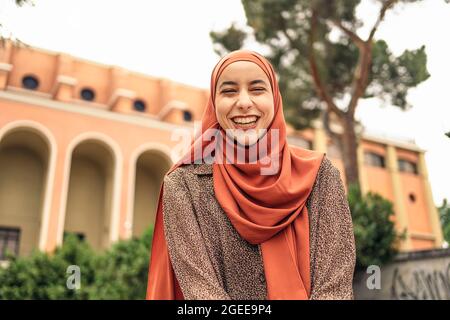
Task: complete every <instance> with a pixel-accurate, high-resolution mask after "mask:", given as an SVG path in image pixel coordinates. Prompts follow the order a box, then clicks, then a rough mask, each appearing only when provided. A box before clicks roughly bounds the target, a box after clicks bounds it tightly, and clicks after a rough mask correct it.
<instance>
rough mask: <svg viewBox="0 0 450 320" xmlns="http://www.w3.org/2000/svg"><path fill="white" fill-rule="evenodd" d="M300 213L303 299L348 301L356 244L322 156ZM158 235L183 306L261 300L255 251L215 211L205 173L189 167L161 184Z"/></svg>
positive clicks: (335, 174)
mask: <svg viewBox="0 0 450 320" xmlns="http://www.w3.org/2000/svg"><path fill="white" fill-rule="evenodd" d="M306 206H307V208H308V212H309V226H310V263H311V266H310V270H311V296H310V299H353V289H352V282H353V272H354V267H355V242H354V235H353V225H352V220H351V215H350V209H349V206H348V202H347V197H346V195H345V190H344V187H343V183H342V180H341V177H340V173H339V170H338V169H336V167H334V165H333V164H332V163H331V161H330V160H329V159H328V158H327V157H326V156H325V157H324V160H323V161H322V163H321V166H320V168H319V172H318V175H317V178H316V181H315V183H314V186H313V190H312V192H311V194H310V195H309V197H308V200H307V203H306ZM163 220H164V232H165V236H166V242H167V247H168V251H169V256H170V260H171V262H172V266H173V269H174V272H175V275H176V277H177V279H178V282H179V284H180V287H181V290H182V292H183V295H184V298H185V299H186V300H192V299H196V300H200V299H214V300H228V299H232V300H265V299H266V298H267V295H266V294H267V292H266V279H265V275H264V266H263V261H262V255H261V248H260V245H254V244H251V243H249V242H247V241H246V240H245V239H243V238H242V237H241V236H240V235H239V234H238V232H237V231H236V229H235V228H234V226H233V225H232V224H231V222H230V220H229V219H228V216H227V215H226V214H225V212H224V211H223V209H222V208H221V207H220V205H219V203H218V201H217V199H216V197H215V194H214V186H213V175H212V165H210V164H189V165H186V166H182V167H179V168H177V169H176V170H174V171H173V172H172V173H170V174H169V175H167V176H166V177H165V178H164V195H163Z"/></svg>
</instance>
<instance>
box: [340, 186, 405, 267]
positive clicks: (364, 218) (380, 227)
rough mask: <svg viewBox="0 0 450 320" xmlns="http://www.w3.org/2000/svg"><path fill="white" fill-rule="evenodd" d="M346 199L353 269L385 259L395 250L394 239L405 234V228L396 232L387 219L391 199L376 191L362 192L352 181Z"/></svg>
mask: <svg viewBox="0 0 450 320" xmlns="http://www.w3.org/2000/svg"><path fill="white" fill-rule="evenodd" d="M348 202H349V206H350V211H351V213H352V219H353V228H354V233H355V243H356V269H357V270H361V269H364V268H366V267H368V266H369V265H378V266H381V265H383V264H385V263H387V262H389V261H390V260H391V259H392V258H393V257H394V256H395V254H396V253H397V252H398V242H399V241H400V240H401V239H402V238H404V237H405V231H404V232H403V233H402V234H398V233H397V232H396V230H395V225H394V223H393V222H392V220H391V217H392V216H393V214H394V211H393V207H392V203H391V202H389V201H388V200H386V199H384V198H382V197H381V196H380V195H379V194H376V193H372V192H368V193H367V194H366V195H362V193H361V191H360V189H359V187H358V186H357V185H356V184H351V185H350V187H349V192H348Z"/></svg>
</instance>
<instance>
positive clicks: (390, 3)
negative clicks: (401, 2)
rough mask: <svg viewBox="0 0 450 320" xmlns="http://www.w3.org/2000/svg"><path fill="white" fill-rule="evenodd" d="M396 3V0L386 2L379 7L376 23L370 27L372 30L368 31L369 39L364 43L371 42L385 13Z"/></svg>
mask: <svg viewBox="0 0 450 320" xmlns="http://www.w3.org/2000/svg"><path fill="white" fill-rule="evenodd" d="M396 2H398V0H387V1H385V2H384V4H383V6H382V7H381V10H380V14H379V15H378V19H377V22H375V25H374V26H373V27H372V30H370V34H369V38H368V39H367V41H366V42H368V41H372V39H373V36H374V35H375V32H376V31H377V29H378V26H379V25H380V23H381V21H383V19H384V16H385V15H386V11H388V10H389V9H390V8H392V6H394V4H395V3H396Z"/></svg>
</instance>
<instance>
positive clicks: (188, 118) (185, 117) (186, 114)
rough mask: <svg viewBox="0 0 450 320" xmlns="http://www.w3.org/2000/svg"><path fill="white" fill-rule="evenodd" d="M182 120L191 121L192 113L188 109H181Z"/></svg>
mask: <svg viewBox="0 0 450 320" xmlns="http://www.w3.org/2000/svg"><path fill="white" fill-rule="evenodd" d="M183 120H184V121H192V113H191V112H190V111H187V110H184V111H183Z"/></svg>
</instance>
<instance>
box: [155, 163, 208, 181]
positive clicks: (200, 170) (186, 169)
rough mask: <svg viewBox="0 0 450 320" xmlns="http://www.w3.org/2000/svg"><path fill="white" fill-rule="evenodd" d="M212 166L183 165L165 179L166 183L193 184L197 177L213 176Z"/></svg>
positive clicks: (205, 164)
mask: <svg viewBox="0 0 450 320" xmlns="http://www.w3.org/2000/svg"><path fill="white" fill-rule="evenodd" d="M212 172H213V171H212V164H208V163H198V164H197V163H192V164H186V165H181V166H179V167H178V168H176V169H175V170H173V171H172V172H170V173H169V174H166V176H165V177H164V183H175V184H177V183H180V182H183V181H185V182H187V183H189V182H191V181H193V180H195V177H196V176H203V175H211V176H212Z"/></svg>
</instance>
